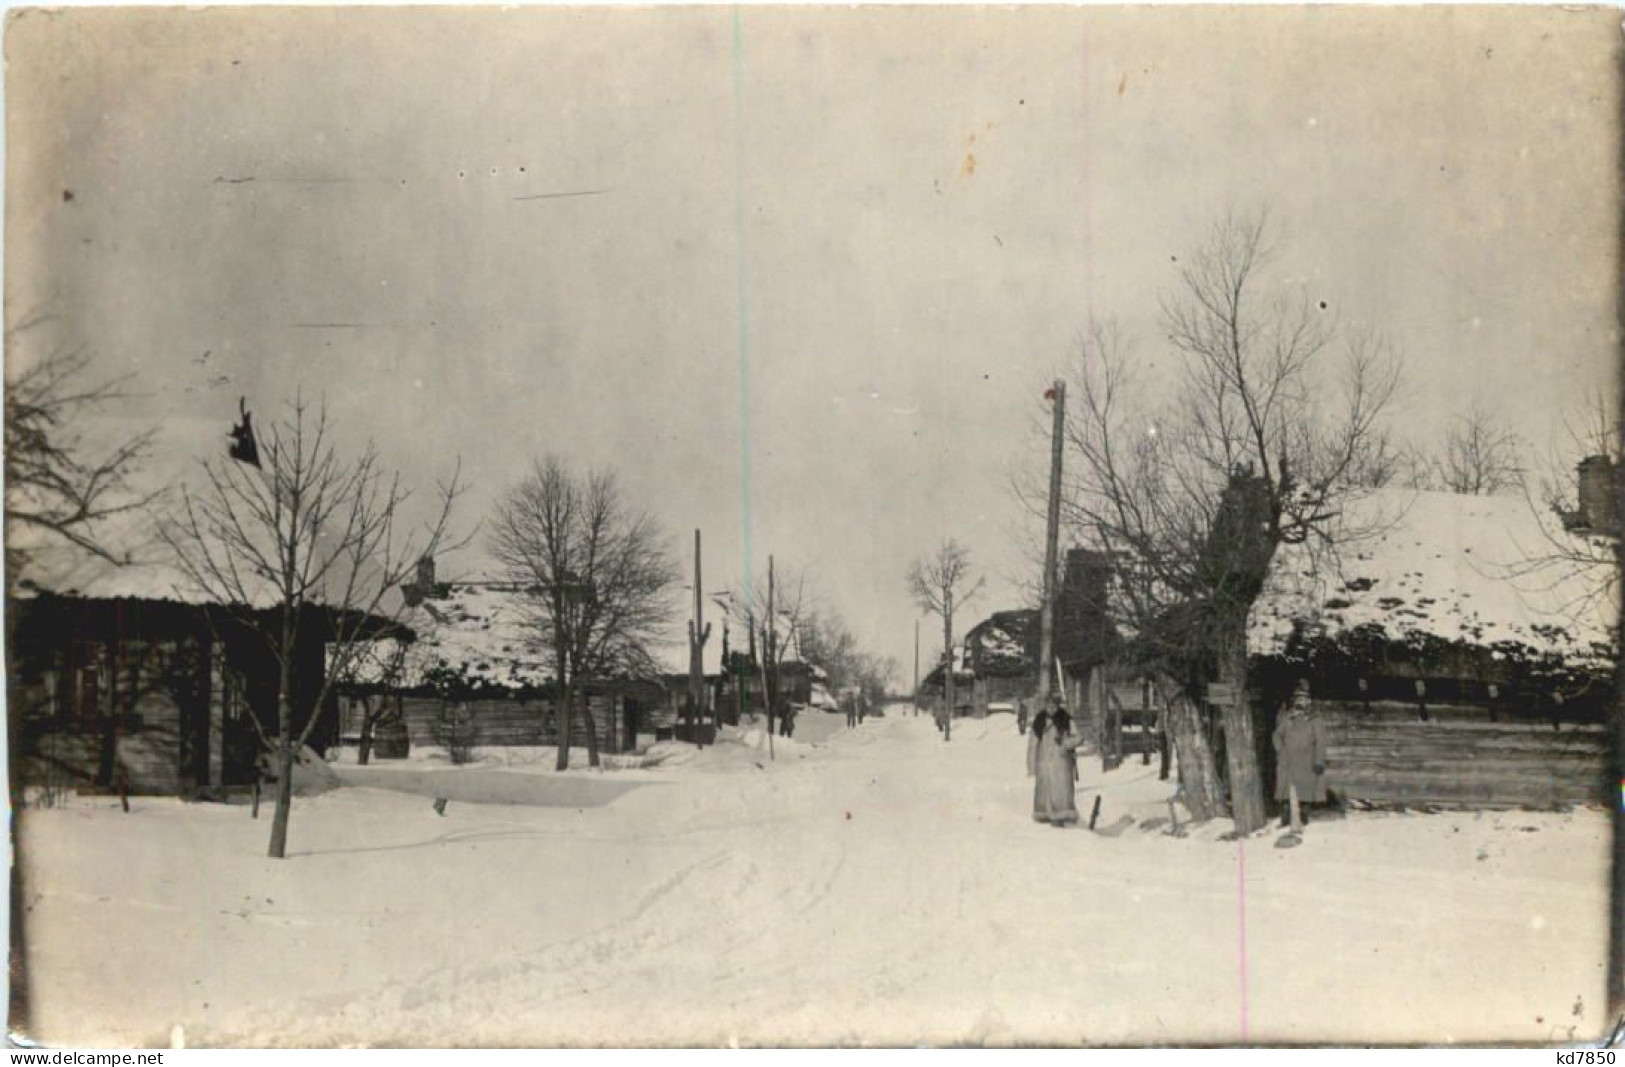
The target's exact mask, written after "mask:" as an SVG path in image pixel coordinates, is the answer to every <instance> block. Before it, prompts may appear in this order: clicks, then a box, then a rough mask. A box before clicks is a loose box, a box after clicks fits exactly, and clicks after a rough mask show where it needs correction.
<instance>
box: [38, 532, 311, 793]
mask: <svg viewBox="0 0 1625 1067" xmlns="http://www.w3.org/2000/svg"><path fill="white" fill-rule="evenodd" d="M187 588H188V586H187V583H186V581H185V580H184V577H183V576H182V575H181V574H180V573H179V572H178V571H176V570H174V569H172V568H169V567H165V566H162V565H156V564H149V563H142V564H131V565H128V566H124V567H113V566H111V565H106V566H103V565H99V564H98V565H95V566H90V567H84V566H79V567H76V568H74V569H72V570H71V571H58V570H54V569H53V568H50V567H27V568H25V573H24V574H23V575H21V576H20V578H19V580H18V581H17V582H16V584H15V585H14V587H13V592H12V596H11V597H10V598H8V602H7V613H8V619H7V622H8V631H9V632H8V638H9V640H8V655H9V661H8V670H7V704H8V709H9V727H10V731H11V732H10V738H11V751H12V754H13V755H12V775H13V782H14V783H15V784H16V785H19V786H21V787H23V788H24V789H27V788H30V787H45V788H51V789H67V790H74V791H86V790H89V791H97V790H105V791H127V792H130V793H154V794H182V795H193V794H200V793H206V792H209V791H212V790H221V789H226V788H230V787H234V786H242V785H247V784H250V783H252V782H254V781H256V780H257V778H258V773H259V772H258V762H259V757H260V753H261V752H262V751H263V748H264V745H263V742H262V740H261V735H262V734H263V735H264V736H265V737H272V736H275V735H276V733H277V687H278V669H277V663H276V660H275V658H274V657H273V655H272V652H271V649H270V646H269V645H268V644H267V642H266V641H265V639H264V637H263V632H264V631H263V630H257V629H255V628H254V625H255V624H256V623H257V624H258V625H259V626H261V627H274V625H275V620H276V618H277V616H276V615H275V611H276V609H274V608H272V607H269V606H264V607H259V608H258V609H250V608H245V607H243V606H235V607H228V606H225V605H221V604H218V603H212V602H209V601H207V600H204V599H202V598H199V597H197V596H194V595H192V594H190V593H188V592H187V591H186V590H187ZM298 627H299V631H300V634H299V641H298V647H299V649H300V652H301V655H300V658H299V660H298V662H297V663H296V664H295V667H294V693H295V695H294V702H293V703H294V707H295V708H296V709H308V708H310V707H311V706H312V705H313V704H314V702H315V700H316V696H317V694H318V693H320V692H321V690H322V687H323V681H324V673H323V672H324V664H323V650H324V649H325V647H326V643H327V641H328V640H330V639H331V636H332V634H333V632H334V626H333V619H332V617H331V614H330V613H329V612H327V611H326V610H325V609H320V608H314V607H313V608H309V609H307V611H306V612H305V613H304V615H303V617H301V618H300V619H299V620H298ZM330 709H331V702H329V703H327V704H324V706H323V708H322V709H320V710H318V711H317V712H316V713H317V714H322V713H323V712H326V711H330ZM307 715H308V712H307V713H305V714H301V715H300V716H299V718H298V719H297V720H296V722H295V724H294V725H295V728H296V729H303V727H304V725H305V722H306V721H307ZM332 722H333V718H332V716H331V714H328V715H327V722H325V723H319V724H318V725H317V727H316V728H315V729H314V731H313V732H312V734H311V736H310V744H311V746H312V747H314V748H315V749H316V750H317V751H322V750H323V749H324V748H325V747H326V746H327V745H328V743H329V742H330V741H331V740H332V736H333V733H332Z"/></svg>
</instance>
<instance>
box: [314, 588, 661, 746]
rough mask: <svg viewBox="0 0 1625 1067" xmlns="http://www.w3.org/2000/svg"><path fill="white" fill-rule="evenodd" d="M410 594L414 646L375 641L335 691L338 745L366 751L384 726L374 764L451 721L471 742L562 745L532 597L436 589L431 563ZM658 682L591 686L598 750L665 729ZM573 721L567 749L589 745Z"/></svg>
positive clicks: (433, 740) (436, 741)
mask: <svg viewBox="0 0 1625 1067" xmlns="http://www.w3.org/2000/svg"><path fill="white" fill-rule="evenodd" d="M405 592H406V594H407V598H408V605H409V606H408V607H407V609H406V613H405V615H404V617H403V620H402V621H403V623H404V625H405V626H406V627H407V628H408V629H409V630H410V631H411V634H412V636H411V638H410V639H391V640H386V641H379V642H373V643H372V647H371V648H370V649H369V650H368V652H367V653H366V654H365V655H364V656H360V657H357V659H358V663H357V666H356V668H355V669H354V670H353V671H351V672H350V674H349V675H348V676H347V677H345V678H343V679H340V680H339V684H338V685H337V686H336V688H337V689H338V693H339V711H340V716H339V718H340V737H341V739H342V741H343V743H345V744H356V745H360V744H361V743H362V741H363V739H364V736H365V735H366V732H367V730H368V729H369V726H372V727H376V726H378V725H382V726H383V727H384V728H385V730H386V731H387V733H386V736H384V737H383V738H382V739H381V740H382V742H383V743H382V744H378V747H377V748H376V750H375V752H376V755H377V756H378V757H379V758H389V757H390V756H393V755H406V754H408V753H409V752H410V751H412V750H423V749H433V748H438V747H441V746H443V744H444V743H445V739H446V731H447V730H448V716H449V715H451V714H452V713H455V714H456V715H457V716H458V717H459V718H460V719H461V721H463V722H466V723H467V724H468V726H467V730H468V732H469V734H470V735H471V741H472V744H474V745H478V746H496V745H521V746H543V745H557V744H558V742H559V726H560V721H559V717H558V714H557V711H558V709H557V704H558V698H559V695H560V694H559V687H558V685H557V680H556V674H555V672H554V670H553V661H552V657H551V655H550V654H549V653H548V651H547V650H546V648H545V647H544V646H543V644H542V642H541V640H540V630H539V628H538V626H537V622H536V617H535V610H536V609H535V605H534V598H533V597H532V595H531V593H529V592H528V591H527V590H525V589H524V588H522V587H521V586H520V585H518V584H517V583H514V582H509V581H501V580H479V579H474V580H462V581H455V582H441V581H438V580H437V579H436V575H435V568H434V562H433V560H424V561H423V562H422V563H421V564H420V565H419V569H418V574H417V576H416V579H415V581H414V582H413V583H412V585H411V586H410V587H408V589H407V590H405ZM657 673H658V672H656V671H651V672H649V676H647V677H621V678H613V679H595V680H592V681H590V682H588V683H587V685H586V687H585V688H586V699H587V702H588V708H589V709H590V711H591V713H592V718H593V724H594V728H595V730H596V733H597V742H598V746H599V748H600V749H601V750H603V751H605V752H624V751H630V750H632V749H633V748H635V747H636V746H637V744H638V739H639V736H640V735H649V737H650V739H652V738H653V735H654V733H655V732H656V730H657V729H659V728H660V727H661V726H662V725H667V726H669V723H670V717H669V711H668V708H669V704H670V696H669V686H668V685H667V684H665V683H663V682H662V681H661V680H660V679H659V678H658V677H655V675H656V674H657ZM574 696H575V699H576V700H579V699H580V695H579V694H575V695H574ZM380 704H382V705H383V706H382V707H380ZM578 707H579V705H578ZM577 715H578V716H579V711H578V712H577ZM575 722H576V725H575V727H574V734H573V736H572V744H574V743H584V742H585V739H584V737H583V735H582V734H581V719H580V718H579V717H578V718H577V719H576V720H575ZM402 734H404V737H403V736H401V735H402ZM366 740H368V741H369V742H373V743H376V742H377V741H378V740H379V739H375V738H370V737H369V738H366Z"/></svg>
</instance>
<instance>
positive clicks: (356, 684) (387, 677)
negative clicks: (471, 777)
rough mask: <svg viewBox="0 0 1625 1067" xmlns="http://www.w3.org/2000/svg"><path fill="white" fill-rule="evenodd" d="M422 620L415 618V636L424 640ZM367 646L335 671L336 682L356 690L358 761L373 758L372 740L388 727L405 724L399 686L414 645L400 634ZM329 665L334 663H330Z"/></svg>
mask: <svg viewBox="0 0 1625 1067" xmlns="http://www.w3.org/2000/svg"><path fill="white" fill-rule="evenodd" d="M422 625H423V624H422V623H421V622H414V625H413V629H414V630H415V631H417V633H416V637H417V639H418V640H422V639H423V637H424V634H423V632H422ZM366 644H367V646H368V647H367V648H365V649H364V650H362V651H359V652H357V653H356V654H355V655H354V656H351V657H347V661H346V662H345V663H344V664H342V673H341V672H340V671H338V670H335V671H334V684H335V685H338V686H341V687H347V688H350V689H351V690H353V691H354V695H353V696H352V697H351V698H350V699H351V700H352V701H353V702H354V703H353V705H352V708H353V711H354V712H355V713H358V714H359V715H360V721H359V722H358V723H357V724H356V731H357V738H356V763H357V764H358V765H360V766H362V767H365V766H367V764H368V763H370V762H371V761H372V749H373V744H374V743H375V742H376V741H377V739H378V733H379V731H380V730H382V729H384V728H385V727H393V726H404V724H405V722H406V713H405V709H404V708H403V707H402V705H401V698H400V695H399V694H398V693H396V692H392V690H396V689H398V688H399V687H401V686H402V685H403V684H405V683H407V682H408V679H409V678H410V656H411V648H412V646H411V645H410V644H408V643H407V642H406V641H403V640H399V639H397V638H387V639H384V640H380V641H370V642H367V643H366ZM330 666H332V665H331V664H330Z"/></svg>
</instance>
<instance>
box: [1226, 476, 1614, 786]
mask: <svg viewBox="0 0 1625 1067" xmlns="http://www.w3.org/2000/svg"><path fill="white" fill-rule="evenodd" d="M1339 522H1340V526H1341V528H1342V531H1343V535H1342V539H1341V541H1340V545H1341V547H1340V550H1339V551H1338V552H1337V553H1336V554H1335V555H1333V554H1330V553H1327V552H1324V551H1317V550H1316V546H1315V545H1314V543H1313V542H1309V543H1305V544H1286V545H1282V546H1281V547H1280V548H1279V549H1278V550H1277V552H1276V553H1275V555H1274V557H1273V558H1272V559H1271V561H1270V565H1269V571H1268V574H1267V577H1266V580H1265V585H1264V589H1263V592H1262V593H1261V594H1260V595H1259V597H1258V598H1257V599H1256V600H1255V601H1254V603H1253V606H1252V610H1251V613H1250V615H1249V617H1248V631H1247V647H1248V652H1249V657H1250V665H1249V671H1248V681H1249V683H1250V685H1249V691H1248V693H1247V699H1249V700H1250V701H1251V702H1252V704H1253V706H1254V710H1255V714H1256V721H1257V725H1258V728H1259V731H1260V733H1261V737H1262V738H1263V739H1266V743H1267V739H1268V738H1269V736H1270V730H1271V729H1272V727H1273V723H1274V721H1275V716H1276V714H1277V711H1278V709H1279V707H1280V706H1281V705H1282V704H1283V703H1284V702H1285V700H1286V699H1287V698H1288V696H1289V695H1290V692H1291V689H1292V686H1293V684H1294V683H1295V682H1296V681H1297V680H1298V679H1299V678H1307V679H1308V680H1309V682H1310V685H1311V687H1312V694H1313V708H1314V713H1315V714H1316V715H1318V716H1319V717H1320V718H1321V720H1322V722H1323V723H1324V724H1325V727H1326V729H1327V732H1328V734H1329V756H1330V758H1329V760H1328V768H1329V769H1328V771H1327V775H1328V784H1329V788H1330V789H1331V791H1332V792H1333V794H1335V795H1338V796H1341V797H1343V798H1348V799H1355V800H1363V801H1371V802H1377V803H1387V804H1402V805H1404V804H1415V805H1430V804H1437V805H1465V806H1514V805H1525V806H1537V807H1550V806H1560V805H1565V804H1572V803H1580V802H1604V801H1605V800H1607V799H1609V798H1610V797H1611V796H1612V795H1613V794H1612V789H1611V784H1610V781H1609V777H1610V776H1609V752H1610V731H1609V727H1608V723H1609V722H1610V717H1611V716H1612V715H1613V714H1615V708H1616V699H1617V695H1616V692H1615V686H1614V683H1613V677H1614V670H1615V663H1616V660H1617V656H1618V630H1617V619H1618V611H1619V604H1618V599H1617V596H1618V576H1617V574H1616V573H1615V571H1614V564H1613V552H1614V549H1613V544H1612V541H1611V539H1610V538H1609V536H1608V535H1607V534H1605V533H1599V532H1598V531H1599V529H1602V528H1603V527H1602V524H1600V523H1598V524H1596V525H1588V526H1583V527H1582V526H1580V525H1579V524H1576V523H1573V522H1570V523H1569V525H1570V526H1571V527H1574V528H1573V529H1565V528H1564V525H1563V524H1562V523H1560V522H1558V521H1557V518H1556V517H1555V516H1549V515H1546V514H1543V513H1542V512H1540V511H1539V510H1537V509H1536V508H1535V507H1533V506H1532V505H1531V504H1530V503H1529V502H1528V501H1527V500H1525V499H1523V498H1521V497H1490V496H1460V495H1456V494H1451V493H1435V492H1411V491H1396V490H1383V491H1374V492H1371V493H1368V494H1366V495H1365V496H1364V497H1362V498H1360V499H1357V500H1352V501H1349V502H1347V504H1345V505H1344V507H1343V513H1342V515H1341V517H1340V520H1339ZM1265 774H1266V779H1267V780H1266V786H1270V785H1271V784H1272V783H1271V782H1270V781H1269V780H1268V778H1269V777H1271V776H1272V774H1273V760H1265Z"/></svg>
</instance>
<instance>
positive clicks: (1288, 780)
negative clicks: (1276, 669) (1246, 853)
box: [1274, 680, 1326, 826]
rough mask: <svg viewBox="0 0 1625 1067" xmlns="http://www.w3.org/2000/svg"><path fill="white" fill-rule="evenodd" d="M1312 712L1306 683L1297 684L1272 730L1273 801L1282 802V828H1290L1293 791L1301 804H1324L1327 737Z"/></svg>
mask: <svg viewBox="0 0 1625 1067" xmlns="http://www.w3.org/2000/svg"><path fill="white" fill-rule="evenodd" d="M1312 711H1313V709H1312V706H1311V703H1310V695H1309V682H1308V681H1307V680H1304V681H1300V682H1299V683H1298V684H1297V687H1296V688H1295V689H1294V690H1293V691H1292V704H1291V706H1289V707H1288V708H1287V710H1286V712H1285V713H1284V714H1283V715H1282V716H1281V721H1280V722H1279V723H1277V724H1276V726H1275V737H1274V742H1275V799H1276V800H1278V801H1280V802H1281V824H1282V825H1283V826H1285V825H1289V820H1290V818H1291V811H1290V806H1291V805H1290V798H1291V794H1292V790H1293V789H1294V788H1296V790H1297V794H1298V803H1300V804H1320V803H1323V802H1324V801H1325V800H1326V735H1325V733H1324V731H1322V729H1321V727H1320V722H1319V720H1317V719H1316V718H1315V717H1314V715H1313V714H1312Z"/></svg>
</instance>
